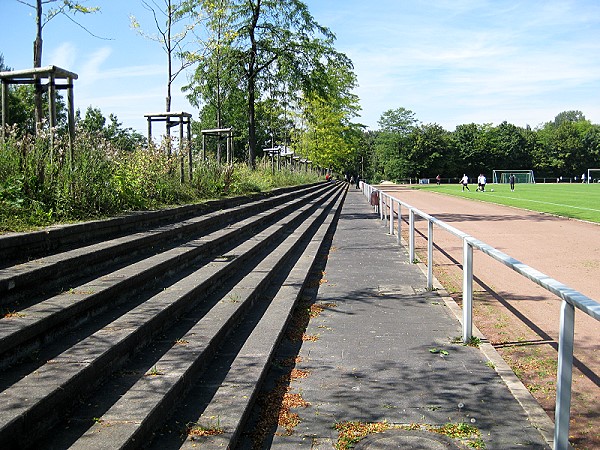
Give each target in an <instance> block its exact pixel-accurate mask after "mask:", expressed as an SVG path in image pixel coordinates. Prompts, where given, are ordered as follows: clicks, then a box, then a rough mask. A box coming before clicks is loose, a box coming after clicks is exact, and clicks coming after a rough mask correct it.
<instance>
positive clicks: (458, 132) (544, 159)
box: [368, 108, 600, 180]
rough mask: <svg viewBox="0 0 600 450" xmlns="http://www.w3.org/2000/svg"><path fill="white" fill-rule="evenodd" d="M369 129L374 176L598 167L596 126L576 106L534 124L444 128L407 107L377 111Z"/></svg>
mask: <svg viewBox="0 0 600 450" xmlns="http://www.w3.org/2000/svg"><path fill="white" fill-rule="evenodd" d="M379 126H380V129H379V130H378V131H374V132H369V133H368V142H369V148H370V156H371V161H372V166H371V167H370V170H371V172H370V173H369V174H368V175H369V176H370V177H372V178H373V179H378V178H381V179H387V180H405V179H409V178H413V179H414V178H434V177H436V175H438V174H440V175H441V176H442V177H443V178H459V177H461V176H462V174H463V173H466V174H467V175H469V176H471V177H472V178H473V177H475V176H477V175H478V174H479V173H484V174H487V175H488V177H489V176H491V173H492V170H494V169H496V170H498V169H509V170H510V169H512V170H514V169H531V170H533V171H534V173H535V176H536V177H546V178H555V177H561V176H562V177H565V178H570V177H578V178H579V177H580V176H581V174H583V173H584V172H587V169H589V168H598V167H600V125H597V124H592V123H591V122H590V121H589V120H587V119H586V118H585V116H584V115H583V113H582V112H581V111H564V112H561V113H560V114H558V115H557V116H556V117H555V118H554V120H552V121H549V122H546V123H544V124H542V125H540V126H538V127H536V128H534V129H532V128H530V127H526V128H523V127H518V126H516V125H513V124H510V123H508V122H506V121H505V122H502V123H501V124H499V125H496V126H493V125H491V124H475V123H470V124H465V125H459V126H457V127H456V129H455V130H454V131H447V130H445V129H444V128H443V127H441V126H440V125H438V124H421V123H419V122H418V120H417V119H416V118H415V115H414V113H413V112H412V111H410V110H407V109H404V108H398V109H395V110H389V111H386V112H384V113H383V114H382V116H381V118H380V120H379Z"/></svg>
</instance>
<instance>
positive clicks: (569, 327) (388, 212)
mask: <svg viewBox="0 0 600 450" xmlns="http://www.w3.org/2000/svg"><path fill="white" fill-rule="evenodd" d="M361 189H362V192H363V194H364V195H365V196H366V197H367V199H369V201H370V202H371V204H372V205H373V203H376V204H375V205H374V207H375V210H376V211H378V212H379V215H380V218H381V220H385V221H386V224H389V232H390V234H391V235H394V234H395V233H394V231H395V230H394V214H395V215H396V219H397V234H396V235H397V240H398V242H400V238H401V230H402V208H405V209H406V210H407V211H408V247H409V258H410V261H411V262H412V263H414V262H416V260H415V216H418V217H421V218H422V219H424V220H427V288H428V289H429V290H432V289H433V226H434V224H435V225H436V226H438V227H440V228H442V229H444V230H445V231H447V232H449V233H451V234H453V235H455V236H457V237H458V238H460V239H462V241H463V261H462V270H463V294H462V312H463V323H462V327H463V341H464V342H465V343H467V342H469V341H470V340H471V338H472V336H473V249H477V250H481V251H482V252H483V253H485V254H486V255H488V256H490V257H491V258H493V259H495V260H496V261H499V262H501V263H502V264H504V265H505V266H507V267H509V268H511V269H513V270H514V271H515V272H517V273H519V274H521V275H522V276H524V277H526V278H528V279H530V280H531V281H533V282H534V283H536V284H538V285H539V286H541V287H543V288H544V289H546V290H548V291H550V292H552V293H553V294H554V295H556V296H558V297H560V298H561V299H562V305H561V314H560V331H559V342H558V370H557V384H556V408H555V414H554V450H567V449H568V448H569V419H570V415H571V389H572V377H573V343H574V334H575V308H578V309H579V310H581V311H583V312H584V313H585V314H587V315H588V316H591V317H593V318H594V319H596V320H598V321H600V303H598V302H597V301H595V300H593V299H591V298H589V297H587V296H585V295H583V294H582V293H580V292H578V291H576V290H575V289H572V288H570V287H568V286H565V285H564V284H562V283H560V282H558V281H556V280H555V279H553V278H551V277H549V276H548V275H545V274H543V273H542V272H539V271H537V270H536V269H534V268H532V267H530V266H528V265H526V264H524V263H522V262H520V261H518V260H516V259H515V258H513V257H511V256H509V255H507V254H506V253H503V252H501V251H500V250H497V249H495V248H494V247H492V246H490V245H487V244H486V243H484V242H482V241H480V240H478V239H476V238H474V237H473V236H470V235H468V234H467V233H464V232H462V231H460V230H458V229H456V228H454V227H453V226H451V225H448V224H447V223H445V222H443V221H441V220H439V219H436V218H435V217H433V216H430V215H429V214H427V213H424V212H423V211H420V210H419V209H417V208H414V207H413V206H411V205H409V204H408V203H405V202H403V201H402V200H400V199H398V198H396V197H393V196H392V195H390V194H386V193H385V192H383V191H381V190H378V189H375V188H374V187H373V186H371V185H369V184H367V183H362V182H361ZM374 193H375V195H373V194H374ZM374 200H376V202H374Z"/></svg>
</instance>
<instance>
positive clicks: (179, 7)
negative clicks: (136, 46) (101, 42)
mask: <svg viewBox="0 0 600 450" xmlns="http://www.w3.org/2000/svg"><path fill="white" fill-rule="evenodd" d="M150 1H151V3H149V2H147V1H146V0H142V5H143V6H144V8H146V9H147V10H148V11H150V13H151V14H152V16H153V18H154V25H155V27H156V30H157V33H156V34H148V33H146V32H144V31H143V30H142V28H141V25H140V24H139V22H138V20H137V19H136V18H135V16H130V18H129V19H130V22H131V27H132V28H133V29H134V30H136V31H137V32H138V33H139V34H140V35H141V36H143V37H145V38H147V39H150V40H152V41H155V42H158V43H159V44H160V45H161V47H162V49H163V50H164V51H165V53H166V54H167V95H166V98H165V107H166V112H170V111H171V87H172V85H173V81H175V79H176V78H177V76H178V75H179V74H180V73H181V72H182V71H183V70H185V68H186V67H188V65H189V64H188V63H187V61H186V60H185V59H184V58H183V57H182V55H183V42H184V40H185V38H186V36H187V33H188V30H189V28H188V26H185V25H184V26H183V27H180V29H179V31H177V32H175V33H174V32H173V27H174V26H176V25H177V24H179V25H181V23H182V21H184V20H185V19H186V13H187V12H188V11H189V10H188V8H187V6H186V4H185V3H186V2H181V1H180V2H178V1H174V0H163V6H162V8H161V6H159V5H158V4H157V3H156V2H155V1H154V0H150ZM163 21H164V24H163ZM173 56H176V57H180V61H181V63H182V64H181V66H180V67H179V68H178V69H177V70H174V69H173Z"/></svg>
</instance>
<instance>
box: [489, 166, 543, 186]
mask: <svg viewBox="0 0 600 450" xmlns="http://www.w3.org/2000/svg"><path fill="white" fill-rule="evenodd" d="M511 175H514V176H515V183H535V178H534V176H533V170H521V169H519V170H493V171H492V179H493V182H494V183H510V176H511Z"/></svg>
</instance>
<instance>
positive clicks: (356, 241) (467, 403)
mask: <svg viewBox="0 0 600 450" xmlns="http://www.w3.org/2000/svg"><path fill="white" fill-rule="evenodd" d="M425 287H426V278H425V276H424V275H423V272H422V270H421V269H420V268H419V267H418V266H417V265H411V264H409V261H408V254H407V251H406V250H405V249H404V248H403V247H401V246H398V244H397V243H396V237H395V236H390V235H389V234H386V228H385V225H384V224H383V223H382V222H381V221H380V220H379V216H378V214H376V213H374V212H373V210H372V208H371V207H370V206H369V205H368V203H367V200H366V198H365V197H364V196H363V195H362V193H360V191H359V190H355V189H354V187H351V188H350V190H349V192H348V195H347V198H346V201H345V204H344V206H343V210H342V213H341V217H340V221H339V223H338V226H337V230H336V232H335V236H334V239H333V244H332V248H331V251H330V254H329V259H328V261H327V265H326V268H325V274H324V280H323V283H322V285H321V286H320V287H319V291H318V296H317V304H320V305H321V306H324V308H325V309H324V311H323V312H322V313H321V314H320V316H319V317H317V318H314V319H312V320H311V321H310V324H309V326H308V329H307V330H306V333H307V334H309V335H317V336H318V339H317V340H316V341H305V342H304V343H303V344H302V347H301V350H300V357H301V361H300V362H299V363H298V364H297V366H296V368H297V369H300V370H305V371H308V372H309V373H308V376H307V377H306V378H299V379H295V380H293V381H292V384H291V388H292V392H293V393H299V394H301V396H302V398H303V399H304V400H306V401H307V402H309V403H310V406H308V407H306V408H298V409H294V412H296V413H298V414H299V416H300V420H301V422H300V424H299V425H298V426H297V427H296V429H295V431H294V433H293V434H292V435H291V436H283V435H276V436H275V437H274V438H273V441H272V442H271V443H270V446H271V448H277V449H287V448H289V449H292V448H311V449H331V448H332V447H333V446H334V444H335V443H336V442H337V439H338V432H337V431H336V430H335V429H334V428H333V427H334V425H335V424H336V423H340V422H346V421H360V422H366V423H367V422H383V421H387V422H388V423H390V424H411V423H418V424H431V425H443V424H446V423H449V422H451V423H468V424H470V425H473V426H475V427H477V428H478V430H479V431H480V432H481V439H482V440H483V442H484V443H485V448H486V449H487V450H492V449H502V450H505V449H514V448H519V449H544V448H549V446H548V444H547V443H546V440H545V439H544V438H543V436H542V433H545V435H546V438H547V437H548V435H551V433H552V430H551V421H550V420H549V419H548V416H547V415H545V414H544V413H543V411H541V413H540V408H539V407H536V405H537V404H535V403H534V402H531V397H530V396H529V398H527V397H528V393H527V391H526V390H525V389H524V388H523V387H522V386H521V385H520V384H519V383H517V382H515V378H514V375H513V376H512V378H511V377H510V375H511V374H512V372H510V371H509V370H507V368H506V366H505V365H503V362H502V361H501V360H498V359H495V358H497V357H496V356H495V352H494V351H493V349H491V346H489V344H486V345H484V346H482V347H481V348H473V347H466V346H463V345H461V344H459V343H458V344H457V343H453V340H454V339H455V338H459V337H460V336H461V335H462V331H461V325H460V322H459V320H458V319H457V318H456V315H455V313H456V311H455V309H456V305H455V304H454V302H452V300H451V299H449V298H447V297H446V296H445V295H444V294H445V293H444V291H443V290H438V291H437V292H427V291H426V290H425ZM434 349H435V350H434ZM433 351H435V352H433ZM488 358H492V361H493V362H490V360H489V359H488ZM495 369H496V370H495ZM498 371H499V372H503V371H504V372H507V373H508V372H510V373H508V375H509V378H508V385H511V389H509V387H508V385H507V381H505V380H504V379H503V378H501V376H500V375H499V374H498ZM511 390H512V391H514V392H516V393H519V392H520V393H521V394H517V395H518V396H519V395H522V398H520V400H519V401H518V400H517V399H516V398H515V396H514V395H513V393H512V392H511ZM526 409H527V412H526ZM538 428H539V429H541V432H540V431H539V430H538ZM280 431H282V432H283V431H284V430H280ZM435 436H436V435H434V434H433V433H426V432H422V433H413V434H407V433H405V432H403V431H400V430H389V431H386V432H385V433H382V434H374V435H370V436H369V437H368V438H366V439H365V440H363V441H362V442H361V443H359V444H357V448H369V449H383V448H413V449H421V448H423V449H434V448H435V449H438V448H440V449H441V448H464V447H461V444H459V443H457V442H456V441H454V440H451V439H448V438H445V437H441V438H436V437H435Z"/></svg>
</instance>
